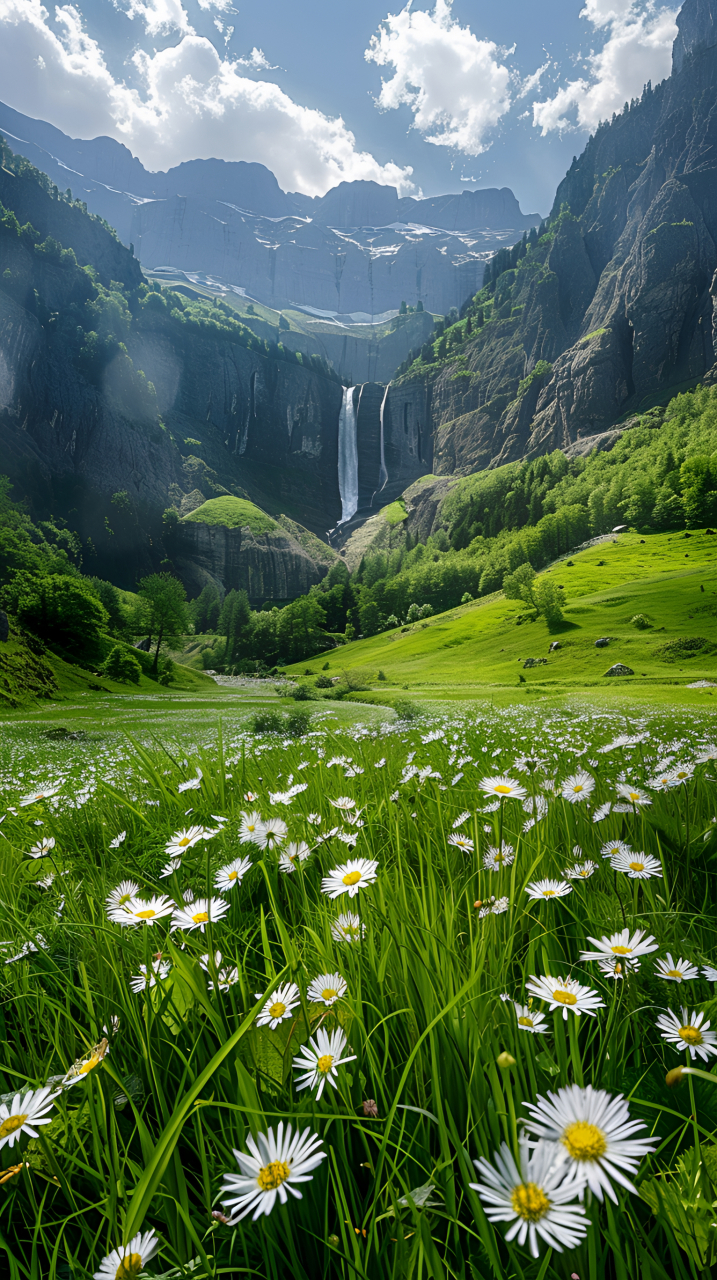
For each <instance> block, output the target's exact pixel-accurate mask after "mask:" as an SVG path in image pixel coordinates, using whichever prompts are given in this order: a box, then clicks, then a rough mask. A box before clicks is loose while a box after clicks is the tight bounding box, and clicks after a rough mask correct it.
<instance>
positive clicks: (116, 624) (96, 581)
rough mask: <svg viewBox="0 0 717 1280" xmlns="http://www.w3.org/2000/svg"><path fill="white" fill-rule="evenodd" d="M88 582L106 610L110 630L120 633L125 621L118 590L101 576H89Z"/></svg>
mask: <svg viewBox="0 0 717 1280" xmlns="http://www.w3.org/2000/svg"><path fill="white" fill-rule="evenodd" d="M89 583H90V586H91V587H92V590H93V591H94V593H95V595H96V596H97V599H98V600H99V602H100V604H102V605H104V607H105V609H106V610H107V613H108V616H109V629H110V631H112V632H113V633H114V634H115V635H118V636H119V635H122V634H123V632H124V631H125V630H126V627H127V622H126V619H125V615H124V611H123V609H122V599H121V596H120V593H119V591H118V590H117V588H116V587H115V586H114V585H113V583H111V582H105V581H104V580H103V579H102V578H90V579H89Z"/></svg>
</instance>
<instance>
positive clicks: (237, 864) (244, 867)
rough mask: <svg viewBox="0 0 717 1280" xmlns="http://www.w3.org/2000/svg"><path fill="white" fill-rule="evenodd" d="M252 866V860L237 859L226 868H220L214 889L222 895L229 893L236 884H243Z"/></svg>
mask: <svg viewBox="0 0 717 1280" xmlns="http://www.w3.org/2000/svg"><path fill="white" fill-rule="evenodd" d="M250 866H251V858H235V859H234V861H233V862H229V863H227V865H226V867H220V868H219V870H218V871H217V873H216V875H215V876H214V888H215V889H218V890H219V892H220V893H228V892H229V890H230V889H233V888H234V885H235V884H241V882H242V880H243V878H244V876H245V875H246V873H247V871H248V870H249V868H250Z"/></svg>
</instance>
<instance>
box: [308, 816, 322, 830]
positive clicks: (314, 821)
mask: <svg viewBox="0 0 717 1280" xmlns="http://www.w3.org/2000/svg"><path fill="white" fill-rule="evenodd" d="M306 821H307V822H310V823H311V825H312V826H314V827H318V826H319V825H320V823H321V814H320V813H307V815H306Z"/></svg>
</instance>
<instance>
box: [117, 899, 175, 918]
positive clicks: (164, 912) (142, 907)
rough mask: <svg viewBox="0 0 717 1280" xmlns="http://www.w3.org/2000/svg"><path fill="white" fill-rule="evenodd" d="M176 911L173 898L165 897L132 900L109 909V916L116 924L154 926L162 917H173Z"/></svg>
mask: <svg viewBox="0 0 717 1280" xmlns="http://www.w3.org/2000/svg"><path fill="white" fill-rule="evenodd" d="M173 911H174V903H173V902H172V899H171V898H167V897H165V896H164V895H160V896H157V895H156V894H155V895H154V896H153V897H152V898H148V899H147V900H146V901H145V900H144V899H143V898H130V899H129V901H128V902H125V903H123V904H122V906H119V907H108V909H107V915H108V916H109V918H110V920H113V921H114V923H115V924H121V925H129V924H146V925H152V924H155V923H156V922H157V920H160V919H161V918H162V916H168V915H171V914H172V912H173Z"/></svg>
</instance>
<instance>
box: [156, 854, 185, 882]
mask: <svg viewBox="0 0 717 1280" xmlns="http://www.w3.org/2000/svg"><path fill="white" fill-rule="evenodd" d="M181 865H182V859H181V858H170V859H169V862H168V863H167V864H166V866H164V867H162V870H161V871H160V873H159V878H160V880H167V879H168V878H169V876H173V875H174V873H175V872H176V871H179V868H180V867H181Z"/></svg>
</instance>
